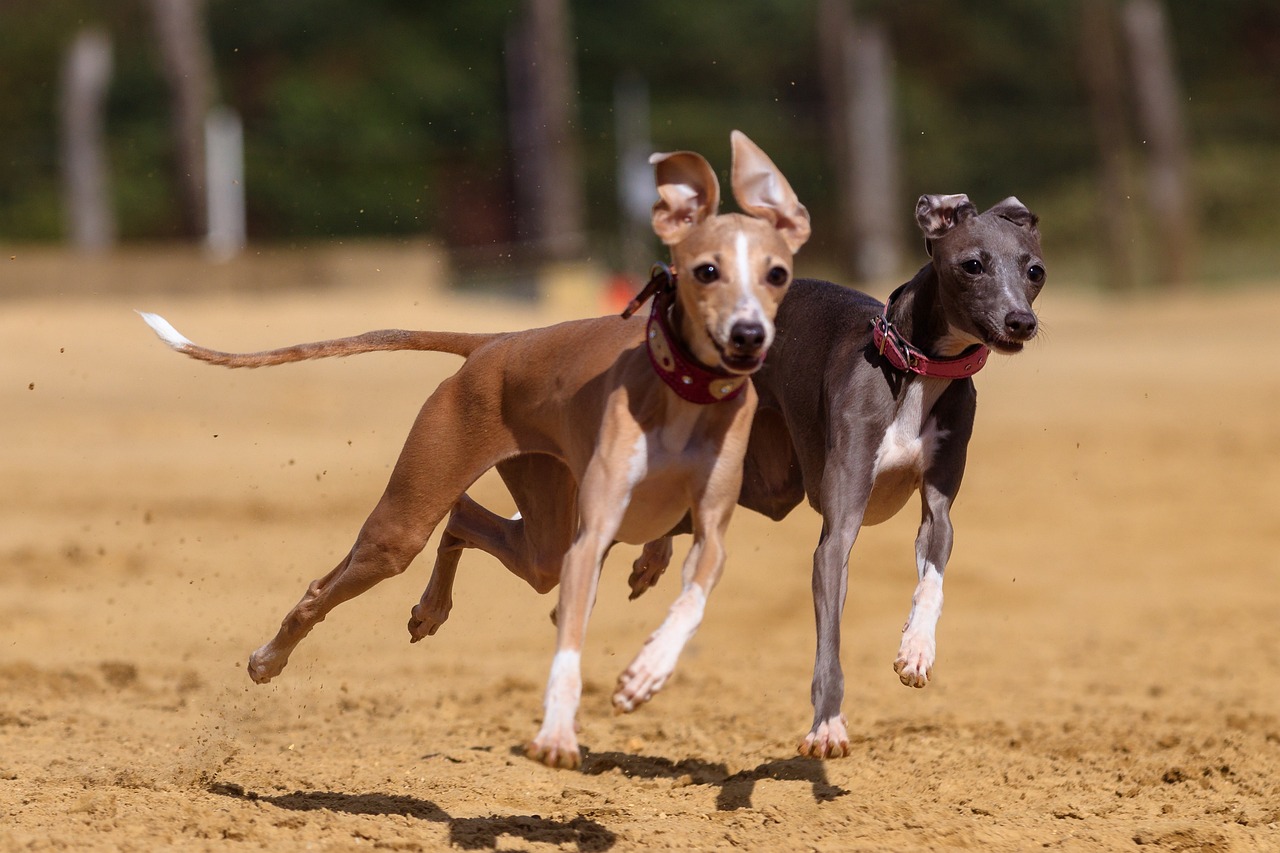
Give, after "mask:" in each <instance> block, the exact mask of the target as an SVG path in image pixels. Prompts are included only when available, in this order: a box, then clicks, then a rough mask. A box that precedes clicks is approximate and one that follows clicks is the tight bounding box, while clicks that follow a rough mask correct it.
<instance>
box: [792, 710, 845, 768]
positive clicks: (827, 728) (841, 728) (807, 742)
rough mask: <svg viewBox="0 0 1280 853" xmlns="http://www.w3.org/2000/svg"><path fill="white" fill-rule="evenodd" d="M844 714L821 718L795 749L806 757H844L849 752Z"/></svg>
mask: <svg viewBox="0 0 1280 853" xmlns="http://www.w3.org/2000/svg"><path fill="white" fill-rule="evenodd" d="M846 722H847V721H846V720H845V717H844V714H841V715H839V716H838V717H831V718H830V719H827V720H823V721H822V722H820V723H818V724H817V725H815V726H814V727H813V731H811V732H809V734H807V735H805V738H804V740H803V741H801V743H800V746H799V747H798V748H797V749H796V751H797V752H798V753H800V754H801V755H804V756H807V757H808V758H844V757H846V756H847V755H848V754H849V730H848V728H847V727H846Z"/></svg>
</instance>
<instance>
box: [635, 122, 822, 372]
mask: <svg viewBox="0 0 1280 853" xmlns="http://www.w3.org/2000/svg"><path fill="white" fill-rule="evenodd" d="M730 138H731V140H732V142H733V176H732V183H733V196H734V198H735V199H737V201H738V206H739V207H741V208H742V210H743V211H744V212H745V213H746V214H749V215H746V216H744V215H742V214H739V213H731V214H725V215H723V216H721V215H717V214H716V210H717V208H718V207H719V206H720V182H719V181H718V180H717V179H716V173H715V172H714V171H713V170H712V168H711V166H710V164H708V163H707V161H706V160H705V159H703V157H702V156H701V155H698V154H695V153H693V152H692V151H676V152H673V153H670V154H654V155H653V156H652V157H650V158H649V162H650V163H652V164H653V165H654V167H655V169H654V172H655V175H654V177H655V180H656V181H657V184H658V201H657V203H656V204H654V206H653V230H654V232H655V233H656V234H657V235H658V237H659V238H660V239H661V240H662V242H663V243H665V244H667V246H669V247H670V249H671V261H672V268H673V269H674V270H675V272H676V274H677V279H676V280H677V282H678V295H677V303H678V306H679V313H680V318H679V322H680V326H679V333H680V336H681V338H682V339H683V341H684V344H685V346H687V347H688V348H689V351H690V352H691V353H692V354H693V355H694V357H695V358H697V359H698V360H699V361H701V362H702V363H703V364H706V365H708V366H713V367H714V366H721V367H724V368H725V369H727V370H729V371H732V372H734V373H750V372H752V371H754V370H755V369H756V368H758V367H759V366H760V364H761V363H762V362H763V361H764V356H765V353H766V352H767V351H768V349H769V346H770V344H772V343H773V334H774V329H773V318H774V315H775V314H776V313H777V310H778V303H779V302H781V301H782V297H783V296H784V295H786V292H787V287H788V285H789V284H790V283H791V258H792V255H794V254H795V252H796V251H797V250H798V249H799V248H800V247H801V246H802V245H804V243H805V241H806V240H808V239H809V212H808V211H807V210H805V207H804V205H802V204H801V203H800V201H799V199H797V198H796V194H795V192H793V191H792V189H791V185H790V184H789V183H787V179H786V178H784V177H783V176H782V173H781V172H779V171H778V167H777V166H775V165H774V164H773V161H772V160H770V159H769V157H768V156H767V155H766V154H765V153H764V152H763V151H761V150H760V149H759V148H758V147H756V145H755V143H754V142H752V141H751V140H750V139H748V138H747V137H746V135H745V134H743V133H741V132H740V131H736V130H735V131H734V132H733V133H732V135H731V137H730Z"/></svg>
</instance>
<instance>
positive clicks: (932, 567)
mask: <svg viewBox="0 0 1280 853" xmlns="http://www.w3.org/2000/svg"><path fill="white" fill-rule="evenodd" d="M920 491H921V495H920V498H921V504H922V516H923V518H922V520H921V522H920V531H919V533H918V534H917V535H916V573H917V576H918V578H919V582H918V583H917V584H916V589H915V593H914V594H913V595H912V596H911V613H910V614H909V615H908V616H907V621H906V624H904V625H903V626H902V643H901V645H900V646H899V647H898V657H897V658H896V659H895V660H894V662H893V669H894V672H896V673H898V678H899V679H901V680H902V683H903V684H905V685H907V686H908V687H924V686H925V685H926V684H928V683H929V679H930V678H931V677H932V676H933V662H934V658H935V656H936V654H937V640H936V639H935V632H936V630H937V626H938V617H940V616H941V615H942V575H943V572H945V571H946V566H947V559H948V558H949V557H950V556H951V543H952V527H951V503H952V496H951V495H949V494H947V493H946V492H944V491H943V490H941V489H939V488H938V487H937V485H935V484H932V483H930V482H928V481H926V482H925V483H924V485H922V486H921V489H920Z"/></svg>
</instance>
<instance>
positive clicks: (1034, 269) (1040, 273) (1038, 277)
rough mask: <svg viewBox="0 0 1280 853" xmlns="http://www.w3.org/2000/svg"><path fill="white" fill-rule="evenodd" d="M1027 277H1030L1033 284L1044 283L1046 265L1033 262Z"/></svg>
mask: <svg viewBox="0 0 1280 853" xmlns="http://www.w3.org/2000/svg"><path fill="white" fill-rule="evenodd" d="M1027 278H1028V279H1030V281H1031V283H1032V284H1040V283H1042V282H1043V281H1044V267H1042V266H1040V265H1039V264H1033V265H1032V266H1031V268H1030V269H1029V270H1027Z"/></svg>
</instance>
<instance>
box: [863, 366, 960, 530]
mask: <svg viewBox="0 0 1280 853" xmlns="http://www.w3.org/2000/svg"><path fill="white" fill-rule="evenodd" d="M936 384H938V383H935V382H932V381H929V380H925V381H916V382H913V383H912V384H911V385H910V387H908V389H907V396H906V398H905V399H904V400H903V401H902V405H901V406H899V408H898V413H897V416H896V417H895V418H894V420H893V423H891V424H889V428H888V429H886V430H885V432H884V437H883V438H882V439H881V440H880V446H879V447H878V448H876V459H875V465H874V467H873V468H872V475H871V476H872V478H873V483H874V485H873V486H872V490H871V498H870V500H869V501H868V503H867V509H866V514H865V517H864V520H863V523H864V524H878V523H880V522H881V521H884V520H886V519H887V518H890V517H891V516H893V515H894V514H895V513H896V512H897V511H898V510H899V509H901V508H902V506H903V504H905V503H906V501H907V498H909V497H910V496H911V495H912V493H914V492H915V491H916V490H917V489H918V488H920V481H921V479H922V478H923V477H924V472H925V471H926V470H928V468H929V465H930V463H931V462H932V461H933V457H934V454H935V453H936V452H937V449H938V445H939V444H940V443H941V442H942V440H943V439H945V438H946V436H947V431H946V430H944V429H939V428H938V422H937V420H936V419H935V418H933V417H930V414H931V410H932V409H933V404H934V403H935V402H936V401H937V398H938V394H939V393H941V388H933V387H930V386H933V385H936Z"/></svg>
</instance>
